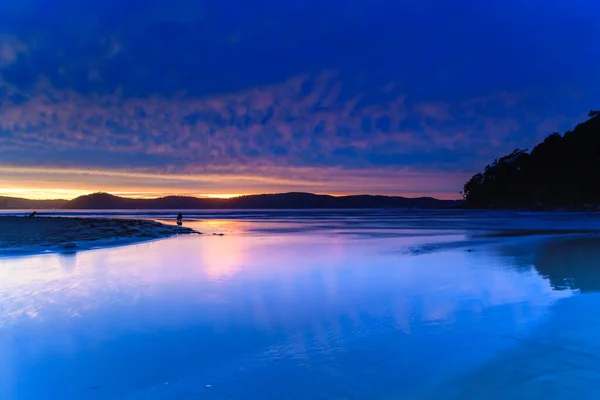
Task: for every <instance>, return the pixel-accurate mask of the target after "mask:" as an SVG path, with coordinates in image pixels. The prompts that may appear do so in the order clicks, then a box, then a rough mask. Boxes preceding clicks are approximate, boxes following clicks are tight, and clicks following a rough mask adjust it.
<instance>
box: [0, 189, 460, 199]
mask: <svg viewBox="0 0 600 400" xmlns="http://www.w3.org/2000/svg"><path fill="white" fill-rule="evenodd" d="M290 193H305V194H311V195H316V196H331V197H350V196H372V197H376V196H383V197H402V198H407V199H411V198H412V199H415V198H433V199H437V200H448V201H457V200H461V199H460V198H440V197H437V196H428V195H408V196H404V195H388V194H368V193H360V194H340V193H316V192H306V191H282V192H264V193H247V194H243V193H236V194H232V193H223V194H202V193H180V194H167V193H148V194H151V196H143V195H141V194H142V193H138V194H136V193H130V192H118V191H113V192H108V191H103V190H100V191H95V192H87V193H85V194H78V195H76V196H73V197H70V198H69V197H29V196H26V195H15V194H11V193H6V192H4V191H1V190H0V197H6V198H13V199H24V200H31V201H35V200H38V201H72V200H74V199H77V198H79V197H82V196H91V195H98V194H108V195H111V196H115V197H121V198H126V199H138V200H155V199H160V198H165V197H193V198H197V199H215V200H217V199H221V200H228V199H233V198H239V197H245V196H260V195H277V194H290Z"/></svg>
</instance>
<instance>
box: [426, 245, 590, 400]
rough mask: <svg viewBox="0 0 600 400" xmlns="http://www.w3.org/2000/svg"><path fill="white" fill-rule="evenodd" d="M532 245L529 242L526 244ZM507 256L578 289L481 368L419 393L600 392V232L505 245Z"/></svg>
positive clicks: (514, 395) (463, 399)
mask: <svg viewBox="0 0 600 400" xmlns="http://www.w3.org/2000/svg"><path fill="white" fill-rule="evenodd" d="M527 249H528V250H527ZM502 255H503V257H517V258H518V259H520V260H521V261H522V262H523V263H525V262H530V263H531V264H533V265H535V269H536V270H537V271H539V273H540V274H541V275H543V276H544V277H546V278H547V279H549V281H550V283H551V285H552V287H553V288H555V289H557V290H560V291H568V290H577V291H579V292H580V293H581V295H579V296H570V297H568V298H565V299H563V300H561V301H560V302H556V303H554V304H553V305H552V307H550V308H549V309H548V310H547V315H548V316H547V318H545V319H543V320H542V321H541V323H540V324H539V325H538V326H537V327H535V328H534V329H533V330H532V331H531V332H529V333H528V334H527V335H522V334H521V335H514V334H511V335H507V338H508V339H509V340H511V341H512V343H513V345H512V346H511V347H510V348H509V349H508V350H507V351H505V352H502V353H499V354H498V355H497V356H496V357H493V358H491V359H490V360H488V362H487V363H485V364H484V365H482V366H481V367H480V368H477V369H476V370H473V371H472V372H469V373H466V374H464V375H463V376H461V377H460V378H458V379H456V380H454V379H449V380H447V381H445V382H443V384H441V385H440V386H437V387H435V388H432V389H430V390H428V391H423V392H421V393H420V394H419V397H420V398H430V399H436V398H439V396H440V393H444V398H447V399H457V400H458V399H460V400H470V399H473V400H475V399H482V398H485V399H498V400H500V399H540V400H541V399H547V398H553V399H571V398H573V397H576V398H577V399H590V400H591V399H598V398H600V387H598V385H597V382H598V380H599V379H600V364H599V363H598V360H600V315H599V314H598V313H597V312H595V310H596V309H598V307H600V293H598V289H599V288H600V268H599V267H600V238H597V237H590V236H580V237H571V238H552V239H540V240H536V241H530V242H528V243H526V244H523V243H520V244H514V245H512V246H506V247H504V248H503V251H502Z"/></svg>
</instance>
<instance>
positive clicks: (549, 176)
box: [463, 111, 600, 210]
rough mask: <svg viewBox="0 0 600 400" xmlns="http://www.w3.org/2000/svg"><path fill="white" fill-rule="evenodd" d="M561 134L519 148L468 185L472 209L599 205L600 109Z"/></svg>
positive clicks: (466, 195)
mask: <svg viewBox="0 0 600 400" xmlns="http://www.w3.org/2000/svg"><path fill="white" fill-rule="evenodd" d="M589 117H590V119H589V120H587V121H586V122H584V123H581V124H579V125H577V127H576V128H575V129H574V130H572V131H567V132H566V133H565V134H564V135H563V136H561V135H560V134H558V133H553V134H551V135H550V136H548V137H547V138H546V139H545V140H544V141H543V142H542V143H540V144H538V145H537V146H535V148H534V149H533V150H532V151H531V152H527V151H526V150H520V149H517V150H515V151H513V152H512V153H511V154H509V155H506V156H504V157H501V158H499V159H497V160H494V162H493V163H492V164H491V165H488V166H487V167H485V171H484V172H483V173H479V174H476V175H474V176H473V177H472V178H471V179H470V180H469V181H468V182H467V183H466V184H465V185H464V190H463V196H464V199H465V202H464V206H465V207H468V208H532V209H557V208H565V209H594V210H595V209H598V208H599V206H600V111H590V113H589Z"/></svg>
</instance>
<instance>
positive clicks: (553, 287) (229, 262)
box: [0, 212, 600, 400]
mask: <svg viewBox="0 0 600 400" xmlns="http://www.w3.org/2000/svg"><path fill="white" fill-rule="evenodd" d="M229 213H239V212H229ZM125 214H127V213H125V212H124V213H123V215H125ZM110 216H114V215H110ZM192 216H193V215H192ZM148 217H154V218H164V217H166V214H164V215H163V214H154V215H148ZM188 218H190V216H189V215H188ZM193 219H194V220H193V221H188V222H187V224H188V226H189V225H191V226H193V227H195V228H197V229H199V230H201V231H203V232H205V233H206V234H205V235H203V236H194V237H192V236H190V237H177V238H171V239H166V240H159V241H153V242H147V243H143V244H138V245H132V246H125V247H119V248H110V249H101V250H93V251H84V252H79V253H75V254H66V255H61V254H46V255H36V256H29V257H18V258H14V257H5V258H0V399H2V400H4V399H164V398H167V399H186V398H190V399H345V400H349V399H361V400H362V399H421V398H427V399H439V398H448V399H450V398H453V399H505V398H510V399H519V398H522V399H535V398H539V399H542V398H558V399H560V398H565V399H566V398H572V397H573V395H574V393H575V394H576V397H577V398H584V399H587V398H589V399H597V398H599V397H600V387H599V386H598V385H596V383H597V381H598V379H599V378H600V362H599V361H600V335H599V334H600V317H596V316H595V314H597V313H596V312H595V310H596V309H597V307H598V306H599V305H600V296H599V295H598V290H599V289H600V274H599V273H598V271H599V269H598V268H599V267H600V265H598V264H599V262H600V238H599V237H596V235H592V234H590V233H586V231H589V230H591V229H593V228H594V227H595V226H600V224H597V223H596V221H595V219H594V218H588V217H587V216H576V215H566V216H564V215H563V216H560V215H529V214H527V215H518V214H514V213H512V214H489V213H488V214H484V213H481V214H476V215H475V216H474V217H470V216H469V215H465V214H461V213H458V214H457V213H454V214H453V213H450V212H448V213H424V214H419V215H407V214H402V215H401V214H393V213H391V214H390V213H388V214H385V213H383V212H379V213H369V212H362V213H358V214H357V213H345V212H338V213H329V214H320V213H319V212H317V213H311V212H307V213H300V214H299V215H295V214H294V213H292V212H283V213H280V212H276V213H274V214H270V213H269V212H260V213H258V212H257V213H250V214H242V215H239V214H236V215H231V214H227V213H226V212H219V213H216V212H215V213H212V214H210V215H207V214H197V215H195V218H193ZM557 219H558V220H560V221H562V222H564V223H557ZM566 229H570V231H566ZM211 233H224V234H225V236H213V235H211Z"/></svg>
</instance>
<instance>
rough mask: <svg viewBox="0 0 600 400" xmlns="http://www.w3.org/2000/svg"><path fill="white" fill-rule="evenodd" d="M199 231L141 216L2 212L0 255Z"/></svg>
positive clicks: (101, 245)
mask: <svg viewBox="0 0 600 400" xmlns="http://www.w3.org/2000/svg"><path fill="white" fill-rule="evenodd" d="M193 233H198V232H195V231H194V230H192V229H190V228H186V227H180V226H172V225H165V224H162V223H160V222H156V221H150V220H142V219H118V218H88V217H34V218H27V217H20V216H0V257H2V256H13V255H31V254H39V253H73V252H76V251H80V250H90V249H97V248H106V247H115V246H122V245H128V244H135V243H141V242H145V241H149V240H155V239H162V238H167V237H171V236H175V235H181V234H193Z"/></svg>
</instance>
